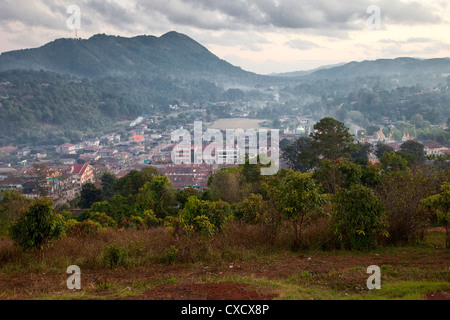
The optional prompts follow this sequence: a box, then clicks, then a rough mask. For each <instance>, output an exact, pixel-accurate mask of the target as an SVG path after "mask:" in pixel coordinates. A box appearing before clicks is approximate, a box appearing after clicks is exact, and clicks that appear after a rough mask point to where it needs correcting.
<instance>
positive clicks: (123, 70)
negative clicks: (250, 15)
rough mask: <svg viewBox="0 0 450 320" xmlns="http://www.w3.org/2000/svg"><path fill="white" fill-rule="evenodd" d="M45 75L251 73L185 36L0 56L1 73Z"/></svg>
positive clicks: (68, 43)
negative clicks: (220, 57) (30, 71)
mask: <svg viewBox="0 0 450 320" xmlns="http://www.w3.org/2000/svg"><path fill="white" fill-rule="evenodd" d="M15 69H19V70H30V69H31V70H37V71H39V70H45V71H51V72H56V73H61V74H68V75H72V76H77V77H87V78H101V77H117V76H119V77H131V76H136V75H139V76H149V77H151V76H159V75H164V76H168V75H171V76H176V77H177V78H200V77H218V78H244V79H245V78H252V77H255V76H256V75H255V74H252V73H250V72H246V71H244V70H242V69H241V68H239V67H235V66H233V65H231V64H230V63H228V62H226V61H224V60H221V59H219V58H218V57H217V56H215V55H214V54H212V53H211V52H210V51H209V50H208V49H206V48H205V47H204V46H202V45H201V44H199V43H198V42H196V41H194V40H193V39H191V38H189V37H188V36H186V35H184V34H180V33H177V32H169V33H167V34H164V35H163V36H161V37H155V36H137V37H134V38H124V37H117V36H108V35H104V34H98V35H94V36H93V37H91V38H89V39H87V40H82V39H57V40H55V41H53V42H50V43H48V44H46V45H44V46H42V47H40V48H35V49H25V50H17V51H10V52H6V53H3V54H1V55H0V72H2V71H8V70H15Z"/></svg>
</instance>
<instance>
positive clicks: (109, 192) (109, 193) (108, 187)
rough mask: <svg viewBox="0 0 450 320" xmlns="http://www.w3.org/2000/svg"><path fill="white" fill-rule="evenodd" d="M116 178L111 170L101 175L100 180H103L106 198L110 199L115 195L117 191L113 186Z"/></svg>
mask: <svg viewBox="0 0 450 320" xmlns="http://www.w3.org/2000/svg"><path fill="white" fill-rule="evenodd" d="M116 180H117V178H116V176H115V175H114V174H112V173H109V172H104V173H103V174H102V176H101V177H100V181H101V182H102V190H103V196H104V198H105V200H109V199H111V198H112V197H113V196H114V194H115V193H114V188H113V187H114V183H115V182H116Z"/></svg>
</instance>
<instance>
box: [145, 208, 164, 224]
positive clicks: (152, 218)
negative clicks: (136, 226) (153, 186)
mask: <svg viewBox="0 0 450 320" xmlns="http://www.w3.org/2000/svg"><path fill="white" fill-rule="evenodd" d="M142 218H143V219H144V225H145V226H146V227H147V228H155V227H159V226H160V225H161V223H162V219H160V218H157V217H156V215H155V213H154V212H153V210H145V211H144V214H143V215H142Z"/></svg>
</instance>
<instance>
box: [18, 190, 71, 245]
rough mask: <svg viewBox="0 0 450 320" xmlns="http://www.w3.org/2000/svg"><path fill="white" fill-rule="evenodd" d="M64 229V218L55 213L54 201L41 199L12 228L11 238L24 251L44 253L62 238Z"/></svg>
mask: <svg viewBox="0 0 450 320" xmlns="http://www.w3.org/2000/svg"><path fill="white" fill-rule="evenodd" d="M64 228H65V224H64V218H63V217H62V215H59V214H56V213H55V211H54V209H53V200H52V199H47V198H40V199H36V200H34V202H33V204H32V205H31V206H30V207H29V209H28V210H27V211H26V212H24V213H23V214H22V215H21V216H20V218H19V220H18V221H16V222H15V223H14V224H13V225H12V226H11V229H10V236H11V239H13V240H14V243H15V244H16V245H18V246H20V247H21V248H22V249H24V250H27V249H39V250H40V251H41V252H42V250H43V249H44V248H45V247H46V246H48V245H49V244H50V243H51V241H52V240H57V239H60V238H61V237H62V235H63V233H64Z"/></svg>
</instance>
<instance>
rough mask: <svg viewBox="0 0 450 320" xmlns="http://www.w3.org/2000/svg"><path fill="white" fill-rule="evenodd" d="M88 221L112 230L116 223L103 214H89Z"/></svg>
mask: <svg viewBox="0 0 450 320" xmlns="http://www.w3.org/2000/svg"><path fill="white" fill-rule="evenodd" d="M89 219H90V220H91V221H94V222H98V223H99V224H100V225H101V226H102V227H105V228H112V227H116V226H117V223H116V222H115V221H114V219H113V218H111V217H110V216H108V215H107V214H106V213H104V212H94V213H91V215H90V217H89Z"/></svg>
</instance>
